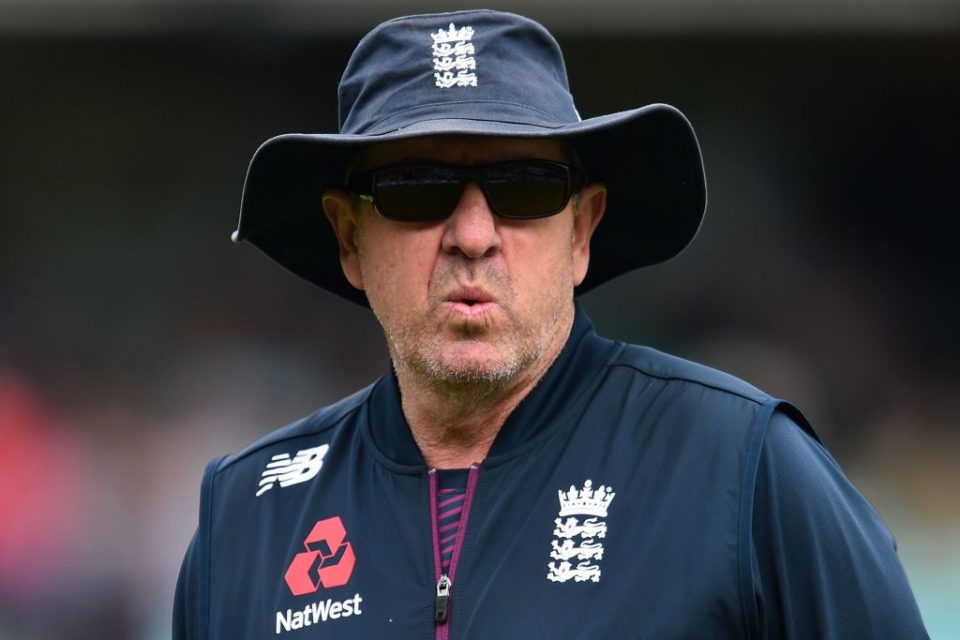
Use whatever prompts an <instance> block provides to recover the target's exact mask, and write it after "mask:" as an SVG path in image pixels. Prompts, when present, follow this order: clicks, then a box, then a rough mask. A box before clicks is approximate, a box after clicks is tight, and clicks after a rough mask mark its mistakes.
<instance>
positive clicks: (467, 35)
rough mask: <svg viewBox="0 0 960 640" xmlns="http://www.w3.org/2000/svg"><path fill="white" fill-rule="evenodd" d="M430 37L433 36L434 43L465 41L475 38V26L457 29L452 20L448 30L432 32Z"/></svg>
mask: <svg viewBox="0 0 960 640" xmlns="http://www.w3.org/2000/svg"><path fill="white" fill-rule="evenodd" d="M430 37H432V38H433V42H434V44H443V43H445V42H463V41H466V40H470V39H472V38H473V27H463V28H462V29H457V28H456V27H455V26H453V23H452V22H451V23H450V28H449V29H447V30H446V31H444V30H443V29H440V30H438V31H437V32H436V33H431V34H430Z"/></svg>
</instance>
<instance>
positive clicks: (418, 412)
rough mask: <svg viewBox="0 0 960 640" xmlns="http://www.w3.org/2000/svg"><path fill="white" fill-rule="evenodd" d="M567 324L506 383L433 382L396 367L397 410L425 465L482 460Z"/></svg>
mask: <svg viewBox="0 0 960 640" xmlns="http://www.w3.org/2000/svg"><path fill="white" fill-rule="evenodd" d="M571 328H572V323H571V324H568V325H567V327H566V330H565V331H561V332H560V333H561V335H558V336H557V340H556V341H555V344H551V345H550V347H549V348H548V349H547V351H546V352H544V354H543V355H542V356H541V357H540V358H538V360H537V361H535V362H534V363H533V364H532V365H531V366H529V367H527V368H526V369H525V370H523V371H521V372H520V373H518V374H517V375H516V376H515V377H514V378H513V379H512V380H510V381H509V382H507V383H506V384H504V383H471V384H453V383H451V384H437V382H436V381H432V380H424V379H423V378H422V377H420V376H418V375H417V374H416V373H414V372H412V371H409V370H403V369H402V368H400V367H397V368H396V373H397V381H398V383H399V386H400V398H401V405H402V408H403V413H404V416H405V417H406V419H407V423H408V424H409V425H410V430H411V431H412V432H413V438H414V440H415V441H416V443H417V446H418V447H419V448H420V452H421V454H422V455H423V459H424V461H426V463H427V466H429V467H435V468H438V469H463V468H467V467H469V466H470V465H471V464H473V463H479V462H481V461H483V459H484V458H486V456H487V453H488V452H489V451H490V447H491V446H492V445H493V442H494V440H495V439H496V437H497V434H498V433H499V432H500V429H501V428H502V427H503V425H504V423H505V422H506V421H507V418H509V417H510V414H511V413H513V411H514V409H516V408H517V406H518V405H519V404H520V402H522V401H523V399H524V398H526V397H527V395H528V394H529V393H530V392H531V391H533V389H534V387H536V385H537V384H538V383H539V382H540V380H541V379H542V378H543V376H544V375H545V374H546V372H547V370H548V369H549V368H550V366H551V365H552V364H553V363H554V361H555V360H556V359H557V356H559V355H560V352H561V351H562V349H563V345H564V344H566V342H567V339H568V338H569V336H570V330H571Z"/></svg>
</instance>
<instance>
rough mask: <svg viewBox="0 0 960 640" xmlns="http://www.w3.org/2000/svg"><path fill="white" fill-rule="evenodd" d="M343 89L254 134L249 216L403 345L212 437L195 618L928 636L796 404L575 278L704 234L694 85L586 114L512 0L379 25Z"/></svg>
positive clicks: (610, 270)
mask: <svg viewBox="0 0 960 640" xmlns="http://www.w3.org/2000/svg"><path fill="white" fill-rule="evenodd" d="M340 107H341V133H339V134H333V135H286V136H280V137H278V138H274V139H272V140H270V141H268V142H267V143H266V144H265V145H264V146H263V147H261V148H260V149H259V150H258V151H257V153H256V155H255V156H254V158H253V161H252V163H251V166H250V170H249V173H248V176H247V182H246V185H245V189H244V198H243V205H242V210H241V220H240V225H239V229H238V230H237V233H236V234H235V239H237V240H243V239H245V240H248V241H250V242H252V243H253V244H255V245H256V246H258V247H259V248H260V249H262V250H263V251H264V252H266V253H267V254H268V255H270V256H271V257H272V258H274V259H275V260H277V261H278V262H279V263H280V264H282V265H284V266H285V267H287V268H288V269H290V270H291V271H293V272H294V273H296V274H298V275H300V276H302V277H304V278H306V279H307V280H309V281H311V282H314V283H316V284H318V285H319V286H321V287H323V288H325V289H327V290H328V291H332V292H334V293H336V294H338V295H340V296H342V297H344V298H347V299H349V300H352V301H354V302H357V303H359V304H363V305H369V307H370V308H371V309H372V311H373V312H374V314H375V315H376V317H377V319H378V320H379V322H380V324H381V325H382V326H383V329H384V333H385V335H386V339H387V345H388V347H389V351H390V355H391V358H392V362H393V370H392V371H391V372H389V373H388V374H387V375H385V376H384V377H383V378H382V379H380V380H379V381H377V382H376V383H374V384H373V385H371V386H370V387H368V388H366V389H364V390H362V391H360V392H358V393H357V394H355V395H353V396H350V397H348V398H345V399H344V400H342V401H340V402H338V403H336V404H334V405H332V406H329V407H326V408H324V409H321V410H320V411H318V412H317V413H315V414H313V415H311V416H309V417H307V418H305V419H303V420H301V421H300V422H297V423H295V424H293V425H290V426H288V427H286V428H284V429H281V430H280V431H277V432H275V433H273V434H271V435H270V436H267V437H266V438H264V439H263V440H261V441H260V442H258V443H256V444H254V445H253V446H251V447H250V448H248V449H247V450H246V451H244V452H242V453H240V454H238V455H235V456H230V457H226V458H222V459H219V460H215V461H214V462H213V463H211V465H210V466H209V467H208V469H207V471H206V473H205V475H204V480H203V488H202V491H201V509H200V524H199V528H198V530H197V534H196V536H195V537H194V540H193V542H192V543H191V546H190V549H189V550H188V553H187V557H186V559H185V561H184V565H183V569H182V572H181V577H180V581H179V584H178V590H177V598H176V610H175V614H174V617H175V620H174V630H175V634H174V635H175V637H177V638H231V639H236V638H265V637H273V636H285V637H290V638H333V637H337V638H426V637H431V636H433V637H436V638H571V637H576V638H638V637H642V638H741V637H749V638H787V637H789V638H878V637H883V638H922V637H925V636H926V633H925V632H924V630H923V625H922V623H921V621H920V618H919V614H918V612H917V608H916V604H915V602H914V600H913V597H912V595H911V593H910V590H909V587H908V585H907V582H906V578H905V577H904V575H903V572H902V569H901V568H900V565H899V563H898V561H897V558H896V554H895V549H894V543H893V540H892V538H891V537H890V534H889V533H888V532H887V530H886V529H885V527H884V525H883V524H882V522H881V521H880V520H879V518H878V517H877V515H876V514H875V512H874V511H873V510H872V508H871V507H870V506H869V505H868V504H867V503H866V502H865V501H864V499H863V498H862V497H861V496H860V494H859V493H858V492H857V491H856V489H855V488H853V487H852V486H851V485H850V484H849V482H848V481H847V480H846V479H845V478H844V476H843V474H842V473H841V472H840V470H839V469H838V468H837V466H836V464H835V463H834V462H833V460H832V459H831V458H830V456H829V454H827V452H826V451H825V450H824V448H823V447H822V446H821V445H820V443H819V442H818V440H817V438H816V436H815V434H814V433H813V431H812V429H811V428H810V427H809V425H807V423H806V422H805V420H804V419H803V417H802V416H801V415H800V413H799V412H798V411H797V410H796V409H794V408H793V407H791V406H790V405H787V404H785V403H782V402H779V401H776V400H774V399H772V398H770V397H768V396H766V395H765V394H763V393H762V392H760V391H758V390H756V389H754V388H753V387H750V386H749V385H747V384H745V383H743V382H741V381H739V380H736V379H734V378H731V377H729V376H726V375H724V374H721V373H719V372H716V371H713V370H710V369H707V368H705V367H701V366H699V365H695V364H692V363H689V362H685V361H682V360H679V359H676V358H672V357H670V356H666V355H664V354H661V353H658V352H655V351H653V350H650V349H645V348H641V347H636V346H632V345H625V344H622V343H617V342H613V341H609V340H606V339H604V338H601V337H599V336H597V335H596V333H595V332H594V331H593V329H592V327H591V325H590V321H589V320H588V319H587V317H586V315H585V313H584V312H583V310H582V309H580V308H579V307H578V306H577V305H576V303H575V301H574V296H575V294H577V293H581V292H584V291H587V290H589V289H591V288H593V287H595V286H597V285H599V284H602V283H603V282H605V281H607V280H609V279H611V278H613V277H614V276H616V275H619V274H621V273H624V272H626V271H628V270H631V269H634V268H638V267H642V266H645V265H649V264H653V263H656V262H660V261H662V260H665V259H667V258H669V257H671V256H673V255H675V254H676V253H677V252H679V251H680V250H681V249H682V248H683V247H684V246H685V245H686V244H687V243H688V242H689V241H690V240H691V239H692V238H693V236H694V234H695V233H696V230H697V228H698V226H699V224H700V220H701V217H702V215H703V211H704V204H705V186H704V179H703V173H702V165H701V160H700V153H699V149H698V146H697V142H696V138H695V136H694V134H693V131H692V129H691V127H690V125H689V124H688V123H687V121H686V119H685V118H684V117H683V116H682V115H681V114H680V113H679V112H677V111H676V110H675V109H673V108H671V107H668V106H665V105H651V106H648V107H644V108H641V109H636V110H632V111H626V112H622V113H617V114H613V115H609V116H603V117H599V118H594V119H590V120H586V121H581V120H580V118H579V116H578V115H577V112H576V109H575V108H574V106H573V101H572V98H571V96H570V94H569V92H568V89H567V84H566V76H565V72H564V67H563V60H562V57H561V54H560V50H559V48H558V46H557V45H556V43H555V42H554V40H553V38H552V37H551V36H550V34H549V33H547V32H546V30H544V29H543V27H541V26H540V25H538V24H536V23H534V22H532V21H530V20H527V19H525V18H522V17H519V16H516V15H512V14H505V13H498V12H491V11H468V12H459V13H453V14H442V15H428V16H413V17H408V18H401V19H398V20H394V21H390V22H387V23H385V24H383V25H380V26H379V27H377V28H376V29H375V30H374V31H372V32H371V33H370V34H368V35H367V36H366V37H365V38H364V39H363V40H362V41H361V42H360V44H359V45H358V46H357V49H356V50H355V52H354V54H353V56H352V58H351V60H350V62H349V63H348V65H347V69H346V71H345V72H344V75H343V78H342V81H341V83H340Z"/></svg>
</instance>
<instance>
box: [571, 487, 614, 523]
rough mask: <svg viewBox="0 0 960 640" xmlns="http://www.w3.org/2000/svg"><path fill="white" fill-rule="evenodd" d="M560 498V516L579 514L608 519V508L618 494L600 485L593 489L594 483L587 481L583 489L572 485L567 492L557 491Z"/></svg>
mask: <svg viewBox="0 0 960 640" xmlns="http://www.w3.org/2000/svg"><path fill="white" fill-rule="evenodd" d="M557 495H558V496H559V498H560V516H561V517H563V516H572V515H577V514H582V515H589V516H598V517H600V518H606V517H607V508H608V507H609V506H610V502H611V501H612V500H613V497H614V496H615V495H617V494H615V493H614V492H613V489H612V488H611V487H605V486H603V485H600V486H599V487H597V488H596V489H594V488H593V482H592V481H590V480H587V481H586V482H584V483H583V488H582V489H579V490H578V489H577V488H576V487H575V486H573V485H570V490H569V491H567V492H563V491H557Z"/></svg>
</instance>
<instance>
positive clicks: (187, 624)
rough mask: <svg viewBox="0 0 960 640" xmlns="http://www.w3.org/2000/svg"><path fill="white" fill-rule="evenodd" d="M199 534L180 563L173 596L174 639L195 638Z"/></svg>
mask: <svg viewBox="0 0 960 640" xmlns="http://www.w3.org/2000/svg"><path fill="white" fill-rule="evenodd" d="M196 543H197V536H196V534H194V536H193V539H192V540H191V541H190V546H189V547H187V553H186V555H185V556H184V558H183V564H181V565H180V575H179V576H178V577H177V590H176V593H175V594H174V596H173V640H194V634H193V627H194V618H195V615H196V612H195V611H194V607H195V604H196V601H197V596H196V580H197V575H196V570H195V569H196V556H195V551H194V549H195V546H196Z"/></svg>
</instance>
